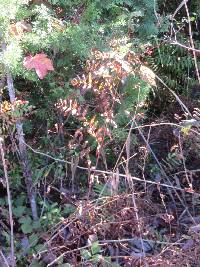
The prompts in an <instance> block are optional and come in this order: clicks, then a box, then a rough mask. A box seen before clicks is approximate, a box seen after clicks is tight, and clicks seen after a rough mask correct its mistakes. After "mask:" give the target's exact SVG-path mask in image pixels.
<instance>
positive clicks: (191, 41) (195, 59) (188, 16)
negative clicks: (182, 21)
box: [184, 0, 200, 84]
mask: <svg viewBox="0 0 200 267" xmlns="http://www.w3.org/2000/svg"><path fill="white" fill-rule="evenodd" d="M187 1H188V0H184V4H185V10H186V13H187V19H188V26H189V37H190V44H191V47H192V49H193V51H192V52H193V57H194V64H195V70H196V75H197V79H198V81H199V84H200V75H199V69H198V64H197V56H196V52H195V47H194V41H193V38H192V27H191V23H190V14H189V10H188V6H187Z"/></svg>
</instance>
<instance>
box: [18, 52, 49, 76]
mask: <svg viewBox="0 0 200 267" xmlns="http://www.w3.org/2000/svg"><path fill="white" fill-rule="evenodd" d="M23 64H24V67H25V68H26V69H29V70H31V69H35V71H36V73H37V75H38V77H39V78H40V79H41V80H42V79H44V77H45V76H46V75H47V72H48V71H53V70H54V68H53V64H52V61H51V59H49V58H48V57H47V55H46V54H44V53H40V54H36V55H35V56H31V55H29V56H27V57H25V59H24V63H23Z"/></svg>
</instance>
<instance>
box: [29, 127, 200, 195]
mask: <svg viewBox="0 0 200 267" xmlns="http://www.w3.org/2000/svg"><path fill="white" fill-rule="evenodd" d="M135 128H139V126H138V127H135ZM140 128H142V127H140ZM133 129H134V128H133ZM25 144H26V143H25ZM26 146H27V147H28V148H29V149H30V150H31V151H33V152H34V153H36V154H39V155H41V156H44V157H47V158H50V159H52V160H54V161H57V162H61V163H67V164H71V162H70V161H67V160H64V159H59V158H54V157H52V156H50V155H48V154H45V153H43V152H40V151H37V150H35V149H33V148H32V147H31V146H29V145H28V144H26ZM77 168H78V169H80V170H85V171H88V170H89V168H86V167H82V166H79V165H78V166H77ZM90 171H91V172H95V173H102V174H106V175H111V176H113V175H119V176H120V177H123V178H127V175H126V174H122V173H116V172H113V171H103V170H97V169H94V168H91V169H90ZM129 178H130V179H132V180H134V181H138V182H143V183H144V182H145V183H148V184H153V185H157V186H162V187H165V188H171V189H173V190H174V189H176V190H178V191H182V192H186V191H187V189H183V188H180V187H177V186H173V185H172V184H165V183H159V182H154V181H150V180H145V181H144V180H143V179H141V178H139V177H135V176H130V177H129ZM187 192H188V193H190V194H196V195H197V196H200V193H196V192H195V193H194V192H190V191H187Z"/></svg>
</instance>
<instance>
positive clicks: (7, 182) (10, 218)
mask: <svg viewBox="0 0 200 267" xmlns="http://www.w3.org/2000/svg"><path fill="white" fill-rule="evenodd" d="M0 154H1V160H2V164H3V170H4V176H5V179H6V189H7V198H8V209H9V221H10V254H11V267H15V266H16V262H15V254H14V230H13V216H12V199H11V193H10V185H9V178H8V172H7V166H6V160H5V154H4V149H3V138H2V137H0Z"/></svg>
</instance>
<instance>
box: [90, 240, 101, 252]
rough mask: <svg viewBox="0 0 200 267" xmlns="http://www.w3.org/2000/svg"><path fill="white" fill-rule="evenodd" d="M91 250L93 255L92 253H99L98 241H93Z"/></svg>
mask: <svg viewBox="0 0 200 267" xmlns="http://www.w3.org/2000/svg"><path fill="white" fill-rule="evenodd" d="M91 250H92V254H93V255H94V254H97V253H99V252H100V251H101V247H100V245H99V242H98V241H96V242H94V243H93V244H92V247H91Z"/></svg>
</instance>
